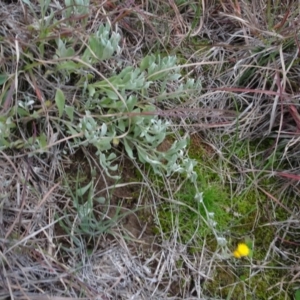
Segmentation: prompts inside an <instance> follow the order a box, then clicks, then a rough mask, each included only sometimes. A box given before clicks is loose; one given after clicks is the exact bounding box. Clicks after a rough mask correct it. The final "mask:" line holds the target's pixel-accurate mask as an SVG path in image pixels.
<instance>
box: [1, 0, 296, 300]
mask: <svg viewBox="0 0 300 300" xmlns="http://www.w3.org/2000/svg"><path fill="white" fill-rule="evenodd" d="M94 2H95V3H91V5H90V7H89V9H88V15H89V17H88V19H87V22H86V24H85V25H83V23H80V21H81V20H82V19H84V15H78V16H72V17H70V18H71V21H72V22H73V30H72V31H70V28H68V27H67V26H64V22H65V21H66V20H64V21H62V22H61V24H60V25H61V26H60V27H55V28H54V30H53V32H51V35H55V36H57V37H58V36H60V35H64V36H66V37H68V36H72V38H73V39H75V40H76V41H77V42H76V43H75V44H76V46H78V44H82V45H85V44H86V42H87V37H88V35H89V33H91V32H93V31H95V30H96V28H97V27H98V26H99V24H101V23H103V22H109V23H110V24H111V25H112V26H113V27H114V28H115V29H116V30H118V31H119V32H120V33H121V35H122V41H121V47H122V49H121V55H120V57H119V58H118V59H119V60H120V61H121V62H120V63H119V62H118V61H117V59H115V60H114V62H113V64H105V63H103V64H99V65H98V66H96V67H97V70H98V72H101V74H103V75H104V76H105V75H107V74H110V73H111V72H112V71H116V70H118V69H122V66H124V65H125V63H126V64H127V63H128V64H130V65H133V66H134V65H136V64H137V63H138V62H139V61H140V60H141V59H142V58H143V56H144V55H145V53H146V54H147V53H151V52H155V51H158V50H161V51H164V52H165V53H173V52H174V53H175V54H180V56H182V59H183V60H184V65H183V68H184V73H185V74H188V75H191V74H192V75H193V76H194V78H198V79H200V80H201V82H202V85H203V90H202V91H199V97H198V98H197V99H194V98H193V99H190V98H189V97H188V95H187V98H186V99H178V101H173V100H168V99H166V101H164V102H163V105H159V106H158V108H157V109H158V111H159V112H160V116H161V117H163V118H169V119H172V121H173V123H172V124H173V125H172V126H173V131H174V136H175V137H176V134H178V127H179V128H180V129H182V128H183V129H184V130H185V131H186V132H187V133H200V134H201V135H202V136H205V139H206V140H207V142H208V143H209V144H210V145H211V147H212V148H213V149H214V151H215V153H217V154H218V156H219V158H220V160H221V161H222V164H220V166H221V167H220V169H218V167H216V168H217V169H218V170H217V172H220V174H223V175H222V176H223V181H224V182H225V183H227V184H229V185H231V189H232V195H233V196H234V195H237V194H240V193H241V191H242V190H245V189H247V188H248V187H249V182H250V185H251V188H253V187H254V188H255V189H256V190H259V191H260V192H262V193H264V194H266V195H267V197H268V199H269V201H270V202H269V205H268V209H269V211H270V214H269V220H270V222H269V223H266V224H259V226H266V227H270V226H272V228H275V229H276V234H275V235H274V240H273V242H272V243H271V244H270V245H268V249H267V251H266V254H265V256H264V258H263V259H262V260H261V265H260V266H259V267H258V266H257V265H255V264H254V263H253V264H251V266H250V268H252V270H254V271H253V273H251V275H250V277H251V276H255V275H256V274H257V273H259V272H264V268H268V267H269V266H268V263H269V262H270V261H271V262H275V263H276V267H277V268H282V269H284V270H286V275H285V276H283V277H282V278H278V283H277V284H276V286H270V287H269V293H270V294H269V295H271V296H270V298H272V297H274V299H276V297H277V296H278V297H279V294H278V295H276V294H272V293H273V290H274V289H275V288H276V291H278V287H279V291H281V292H282V293H285V295H288V294H287V293H286V291H287V290H289V288H295V286H299V284H300V275H299V274H300V270H299V255H298V249H299V245H300V242H299V240H300V237H299V203H298V198H299V185H298V182H299V179H300V177H299V168H300V165H299V151H300V148H299V130H300V125H299V124H300V115H299V87H298V83H299V79H300V78H299V71H300V70H299V51H300V47H299V41H298V39H299V26H300V23H299V20H298V15H299V3H297V2H296V1H291V2H290V3H289V4H285V3H280V2H279V1H278V3H275V2H276V1H271V0H270V1H268V3H267V4H266V3H265V1H257V0H256V1H240V2H238V1H230V0H229V1H211V2H210V3H206V1H202V8H201V10H195V6H194V5H196V4H193V3H189V2H188V3H181V4H180V1H173V0H172V1H171V0H170V1H151V0H148V1H141V3H133V2H132V1H124V3H123V2H122V1H120V3H119V2H118V1H102V2H101V1H99V3H98V2H97V1H94ZM181 2H182V1H181ZM191 2H192V1H191ZM33 4H34V5H32V7H34V11H31V10H30V9H29V7H28V6H27V5H26V4H25V3H24V2H20V3H18V4H16V3H10V4H7V3H6V1H0V11H1V13H0V23H1V25H0V32H1V36H2V37H1V38H0V44H1V58H0V59H1V73H4V72H5V73H7V74H10V75H9V76H10V85H9V88H6V87H5V89H4V87H3V90H2V95H1V98H0V99H1V101H2V105H1V107H0V108H1V116H0V117H2V116H7V115H9V114H11V115H12V116H13V115H14V106H15V105H16V103H17V101H19V100H20V99H27V100H34V101H35V103H39V108H40V113H41V114H45V123H44V124H42V125H41V124H39V125H37V127H35V125H33V127H28V126H27V125H28V123H27V122H26V119H25V121H24V120H23V122H20V123H18V126H19V127H18V128H17V129H16V130H15V134H16V136H17V138H15V137H14V138H12V140H14V141H17V142H15V144H14V145H13V147H11V149H10V150H5V151H3V152H0V194H1V198H0V199H1V202H0V270H1V271H0V299H8V298H9V297H10V298H11V299H53V300H54V299H57V300H60V299H103V300H104V299H105V300H106V299H174V300H175V299H206V300H208V299H215V298H214V297H215V295H212V292H211V291H210V293H207V291H205V288H204V285H203V284H204V282H206V281H210V280H213V278H214V277H213V276H214V270H215V269H216V268H217V267H219V266H220V265H221V266H222V267H223V260H222V257H221V256H220V253H218V252H217V251H216V252H215V253H214V252H213V251H211V250H210V249H211V247H210V246H207V244H206V243H207V242H206V240H204V241H203V244H202V245H201V247H199V248H200V249H199V252H198V253H196V254H191V253H190V251H189V249H188V247H187V245H185V244H182V243H181V242H180V236H179V233H178V232H179V230H178V226H177V225H178V224H177V223H176V219H175V221H174V232H172V234H171V237H169V236H168V237H166V236H165V233H164V231H163V229H162V228H161V227H160V223H159V218H158V208H159V204H160V203H162V202H164V201H167V202H168V201H169V202H170V203H174V202H176V200H174V199H176V197H175V196H174V195H175V194H176V192H177V191H178V190H179V189H180V186H181V184H184V182H183V183H182V182H181V180H182V179H181V178H180V177H177V178H172V180H170V179H169V178H167V177H163V178H162V179H160V180H159V181H160V182H159V183H157V184H156V182H155V180H153V178H152V177H151V174H149V173H148V171H147V169H144V167H143V166H141V165H139V164H137V163H136V162H135V161H131V162H128V157H126V155H124V153H123V152H122V151H119V149H116V152H117V153H118V157H117V159H116V160H117V161H118V162H119V164H120V165H121V166H123V171H122V177H123V179H122V182H121V183H120V182H116V181H114V180H112V179H111V178H109V177H107V176H106V175H105V174H104V172H103V169H102V168H101V166H100V165H99V163H98V161H97V159H96V158H95V157H94V155H93V154H92V152H93V151H92V150H91V149H89V148H85V149H83V150H82V149H81V150H77V151H75V150H74V149H73V148H72V147H71V145H70V144H69V142H68V141H69V140H68V138H65V135H64V130H63V128H60V127H59V126H54V124H55V122H54V121H53V122H50V121H49V119H51V118H53V120H55V116H53V115H54V114H55V111H54V110H51V109H46V108H47V107H46V106H47V102H46V100H47V99H53V98H54V97H55V88H56V87H60V88H61V89H62V90H63V91H64V93H65V95H66V97H67V98H68V99H73V100H72V101H73V102H72V104H73V105H77V104H78V103H79V104H82V103H84V101H85V99H84V98H83V97H81V95H80V94H79V93H77V89H78V88H77V87H76V86H74V85H72V82H70V81H69V80H68V79H66V78H54V76H52V72H54V68H55V64H57V63H58V61H57V60H55V59H54V58H53V55H54V54H55V53H53V46H52V45H51V43H48V42H47V41H48V39H49V40H51V38H52V39H53V36H52V37H51V36H50V37H49V36H47V37H44V39H45V43H44V46H45V48H44V51H45V52H46V53H47V54H46V57H47V58H48V60H47V61H46V62H45V61H41V59H44V58H43V57H40V53H38V52H37V49H36V47H35V46H34V45H35V43H38V42H40V39H41V36H39V35H38V34H37V33H36V31H35V29H34V28H32V27H31V26H30V25H32V24H34V23H35V22H37V20H38V19H39V18H40V17H41V15H40V6H39V4H38V2H36V3H33ZM60 5H61V4H59V1H58V2H53V3H52V4H51V5H50V7H51V8H52V9H53V10H54V12H55V14H56V15H57V17H58V18H59V16H60V15H61V13H62V11H61V7H60ZM197 5H199V4H197ZM195 18H197V19H199V22H198V23H197V24H193V20H194V19H195ZM68 21H70V20H68ZM58 28H59V29H60V30H61V32H59V31H57V30H58ZM75 51H80V49H75ZM20 53H22V54H23V55H24V56H23V57H25V58H23V60H20V59H19V57H20ZM28 53H33V54H34V55H35V62H36V63H37V64H40V65H39V67H38V68H37V69H34V72H36V70H39V71H38V72H37V73H33V71H32V70H33V66H32V65H27V62H26V55H27V54H28ZM118 63H119V64H118ZM25 70H26V72H25ZM27 71H28V72H27ZM14 75H16V76H14ZM172 88H173V89H174V90H175V88H174V87H169V91H170V93H171V91H172ZM156 95H157V91H155V90H154V91H153V95H151V96H152V97H153V98H155V96H156ZM75 98H76V99H75ZM33 124H34V122H33ZM41 132H43V133H45V139H46V141H47V146H46V151H44V153H39V151H36V150H34V147H33V148H32V149H31V151H27V150H24V148H23V147H22V145H23V144H22V143H23V141H24V140H30V138H31V140H30V142H29V143H33V144H34V143H35V140H34V138H33V139H32V137H36V135H37V133H41ZM20 141H21V142H20ZM237 141H239V142H245V143H248V142H249V143H250V142H251V143H257V145H258V146H257V148H256V149H254V150H253V149H252V148H251V149H250V148H249V149H248V151H247V158H245V156H244V157H243V158H241V157H240V156H239V155H238V154H237V149H238V146H236V148H234V150H232V145H233V144H238V143H237ZM20 143H21V144H20ZM18 145H21V146H20V147H18ZM260 145H263V147H260ZM18 148H21V149H22V150H18ZM261 148H262V149H263V150H260V149H261ZM64 149H67V151H66V152H65V153H64V152H63V151H62V150H64ZM66 153H67V154H66ZM243 160H244V161H243ZM245 160H246V161H245ZM224 162H225V164H224ZM131 167H132V170H131V171H130V172H129V171H128V170H129V169H130V168H131ZM223 168H224V169H223ZM92 169H94V170H95V172H96V174H97V176H96V177H97V181H96V182H95V184H94V187H93V192H94V195H96V196H97V197H100V196H106V197H108V198H109V199H110V200H111V202H110V205H109V206H107V205H104V204H103V203H95V204H94V206H93V209H94V210H95V215H96V216H95V220H96V221H97V222H99V223H96V224H97V226H103V227H100V228H98V227H97V228H96V227H91V228H92V229H93V230H91V231H90V232H88V233H87V232H84V231H83V230H82V228H81V227H80V225H81V224H80V222H79V220H78V212H77V211H76V209H75V207H74V198H72V194H71V193H70V191H71V190H74V187H75V185H76V180H77V179H78V177H77V178H76V174H77V173H78V172H79V171H78V170H80V172H79V173H80V176H79V178H80V180H82V181H81V183H82V184H87V183H88V182H90V181H91V180H92V177H93V175H92V171H91V170H92ZM124 170H126V171H127V172H125V171H124ZM136 174H138V176H139V177H140V181H137V180H136ZM273 177H274V179H275V180H273V181H270V182H271V183H269V184H268V186H267V187H265V186H264V182H265V181H268V180H269V179H270V178H273ZM66 182H68V183H67V184H66ZM161 182H162V183H161ZM161 186H163V187H164V188H161ZM282 207H283V208H284V211H285V213H286V214H285V216H288V217H285V219H284V220H283V219H282V216H278V215H277V214H276V211H277V210H278V209H279V208H282ZM96 221H95V222H96ZM63 224H67V225H66V226H67V227H68V229H69V231H68V230H66V228H64V227H63ZM154 227H155V228H158V229H160V230H159V234H154V232H153V228H154ZM220 251H221V250H220ZM226 267H227V265H226ZM231 267H232V269H234V268H235V267H236V266H231ZM278 293H279V292H278ZM208 294H210V295H211V298H210V297H209V296H207V295H208ZM280 295H281V294H280ZM286 297H287V298H286V299H288V297H289V296H286ZM278 299H280V298H278Z"/></svg>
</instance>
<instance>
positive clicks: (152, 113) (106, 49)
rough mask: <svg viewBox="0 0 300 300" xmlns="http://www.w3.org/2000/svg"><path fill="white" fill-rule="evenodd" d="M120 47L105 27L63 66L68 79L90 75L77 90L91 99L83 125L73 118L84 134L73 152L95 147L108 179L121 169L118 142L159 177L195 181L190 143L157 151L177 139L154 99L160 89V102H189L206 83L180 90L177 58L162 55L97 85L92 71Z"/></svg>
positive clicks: (62, 48) (72, 126) (73, 130)
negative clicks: (115, 147) (178, 175)
mask: <svg viewBox="0 0 300 300" xmlns="http://www.w3.org/2000/svg"><path fill="white" fill-rule="evenodd" d="M119 41H120V36H119V34H117V33H114V32H111V29H110V27H109V25H101V26H100V27H99V30H98V31H97V32H96V33H95V34H94V35H91V36H90V38H89V43H88V45H87V48H86V49H85V50H84V51H83V55H82V56H81V57H80V58H79V59H77V60H76V61H74V60H72V61H70V60H65V61H62V62H60V63H59V64H58V65H57V71H61V70H63V72H67V73H68V74H67V76H71V74H73V73H76V74H85V75H83V76H82V77H81V78H80V79H79V80H78V82H77V84H76V85H77V86H78V87H79V88H80V89H81V90H82V93H83V95H84V97H86V100H85V103H83V109H84V114H85V116H83V117H81V118H79V119H77V123H76V122H73V114H72V113H68V114H67V115H68V117H69V119H70V121H71V122H67V121H65V122H66V125H67V127H68V129H69V133H70V134H73V135H78V133H82V137H80V138H77V139H76V141H75V142H74V144H73V146H74V147H76V146H79V145H82V144H84V145H88V144H92V145H94V146H95V147H96V149H97V155H98V157H99V161H100V164H101V165H102V167H103V168H104V169H105V170H106V171H107V174H111V172H110V171H115V170H116V169H117V166H116V165H114V164H113V161H114V159H115V158H116V156H115V154H114V153H113V152H112V151H111V150H112V142H113V140H118V142H119V141H121V142H122V143H123V144H124V147H125V150H126V152H127V154H128V156H129V157H130V158H131V159H137V158H138V159H139V161H140V162H142V163H149V164H150V166H151V167H152V168H153V170H154V171H155V172H156V173H157V174H160V175H162V174H163V173H165V174H166V175H172V174H174V173H176V172H177V173H178V172H179V173H186V174H187V175H188V176H189V177H191V178H192V177H195V173H194V172H193V166H194V164H195V162H194V161H193V160H191V159H189V158H188V157H187V155H186V151H185V149H186V146H187V143H188V139H187V138H182V139H181V140H180V141H175V142H174V143H173V145H172V146H171V148H170V149H169V150H168V151H166V152H161V151H159V150H157V147H158V146H159V145H160V144H161V143H162V142H163V141H164V140H165V139H166V137H167V136H168V135H169V134H171V131H170V125H171V124H170V121H169V120H168V119H167V118H165V116H162V115H159V114H158V111H157V108H156V106H155V105H154V104H153V100H152V99H151V97H150V94H151V92H152V90H153V89H154V88H155V89H156V90H158V94H157V99H159V101H162V100H166V99H167V98H169V99H172V98H174V99H175V98H176V99H178V98H180V97H184V95H185V93H186V91H187V90H189V91H197V92H199V90H200V88H201V85H200V82H198V81H194V80H193V79H191V78H189V79H187V80H186V81H185V82H183V83H181V84H179V85H178V84H177V81H178V80H179V79H180V78H181V73H180V66H179V65H177V59H176V57H175V56H166V57H161V56H160V55H149V56H146V57H145V58H144V59H142V61H141V62H140V64H139V66H137V67H133V66H125V67H124V68H123V70H122V71H120V72H119V73H115V74H112V75H111V76H110V77H102V79H101V80H96V81H95V80H94V81H93V80H92V79H93V78H94V72H93V71H92V65H93V64H95V63H96V62H97V63H99V62H101V61H103V60H107V59H110V58H112V56H113V55H117V53H118V52H119V51H120V48H119V45H118V43H119ZM58 46H59V49H58V50H59V51H57V52H56V55H57V56H58V57H61V58H62V57H65V53H67V52H68V51H69V50H68V48H67V46H66V45H65V44H64V43H63V41H58ZM70 54H72V53H71V51H70ZM172 84H174V86H177V90H175V91H174V92H173V93H169V92H168V90H167V87H168V85H172ZM57 104H58V103H57ZM68 109H69V111H70V108H68ZM163 162H164V163H163ZM115 177H116V176H115Z"/></svg>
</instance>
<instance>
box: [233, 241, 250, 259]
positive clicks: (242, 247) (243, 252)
mask: <svg viewBox="0 0 300 300" xmlns="http://www.w3.org/2000/svg"><path fill="white" fill-rule="evenodd" d="M249 254H250V248H249V247H248V246H247V245H246V244H245V243H239V244H238V246H237V248H236V249H235V251H234V252H233V256H234V257H235V258H241V257H243V256H248V255H249Z"/></svg>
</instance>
